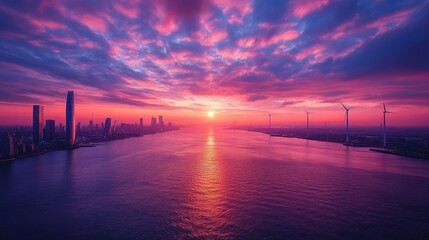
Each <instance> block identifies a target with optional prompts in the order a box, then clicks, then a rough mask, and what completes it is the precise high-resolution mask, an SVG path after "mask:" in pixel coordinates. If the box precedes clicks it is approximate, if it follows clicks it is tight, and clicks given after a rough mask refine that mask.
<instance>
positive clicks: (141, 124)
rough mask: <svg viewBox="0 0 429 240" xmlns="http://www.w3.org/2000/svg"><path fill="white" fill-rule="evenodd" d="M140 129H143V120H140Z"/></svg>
mask: <svg viewBox="0 0 429 240" xmlns="http://www.w3.org/2000/svg"><path fill="white" fill-rule="evenodd" d="M140 127H143V118H140Z"/></svg>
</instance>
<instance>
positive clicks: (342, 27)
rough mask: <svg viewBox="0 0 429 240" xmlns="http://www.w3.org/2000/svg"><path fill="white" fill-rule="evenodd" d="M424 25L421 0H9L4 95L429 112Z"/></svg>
mask: <svg viewBox="0 0 429 240" xmlns="http://www.w3.org/2000/svg"><path fill="white" fill-rule="evenodd" d="M428 29H429V4H428V1H424V0H416V1H413V0H402V1H393V0H384V1H375V0H359V1H354V0H344V1H337V0H290V1H283V0H255V1H244V0H243V1H232V0H231V1H227V0H211V1H209V0H160V1H149V0H148V1H133V0H123V1H86V0H73V1H60V0H41V1H33V0H11V1H2V3H0V104H1V105H2V106H3V112H6V110H7V111H9V110H10V109H11V106H15V109H17V108H19V106H21V105H22V106H26V105H29V104H38V103H41V104H46V105H57V106H58V105H63V102H64V99H65V94H66V91H67V90H68V89H74V90H75V91H76V96H77V98H78V101H79V103H80V104H87V105H88V106H93V107H95V106H106V105H108V106H112V108H115V109H117V108H122V109H129V110H130V111H131V110H132V109H152V110H153V111H164V112H166V111H170V112H171V114H173V112H174V111H176V112H177V111H178V110H180V111H182V112H189V113H192V112H198V111H200V112H201V111H205V110H208V109H213V110H216V111H219V112H224V113H228V112H234V114H252V113H253V114H256V113H258V112H259V113H261V112H268V111H271V112H276V111H277V112H279V113H280V112H281V111H286V109H288V110H287V111H292V112H293V110H294V109H295V110H296V111H302V109H303V108H304V107H306V106H307V107H310V108H313V109H315V110H316V111H319V113H322V112H329V111H334V110H335V111H339V110H341V109H339V108H338V107H339V106H338V102H339V101H340V100H343V101H344V102H348V103H349V104H351V105H356V106H359V108H361V109H364V108H368V109H371V111H379V107H380V104H381V102H383V101H384V102H386V103H387V104H388V105H389V106H394V107H395V108H396V109H401V110H402V111H403V113H406V114H405V115H406V117H405V116H404V114H401V115H402V116H400V117H398V119H402V120H401V121H408V120H410V119H415V118H416V117H417V116H419V117H421V116H423V117H427V114H423V115H422V111H423V112H425V113H428V112H429V109H428V107H427V106H426V105H427V103H428V102H429V90H428V89H429V30H428ZM6 106H8V107H6ZM407 109H408V110H409V111H408V112H407ZM410 109H411V110H412V111H411V110H410ZM415 109H420V112H419V113H418V114H417V115H413V114H412V113H413V112H414V110H415ZM90 111H97V109H88V110H87V112H90ZM358 111H359V110H358ZM300 113H301V112H300ZM100 114H101V113H100ZM377 114H379V113H378V112H377ZM410 114H411V115H410ZM320 116H322V115H320ZM377 116H378V115H377ZM362 119H365V118H364V117H363V118H362ZM327 120H329V118H328V117H326V119H323V117H320V121H321V122H322V121H327ZM340 120H341V119H340ZM425 121H427V118H426V120H424V119H423V120H421V121H420V120H419V121H414V122H412V124H417V125H424V124H427V123H425ZM362 123H368V122H365V121H362ZM377 123H378V118H377V122H375V124H377ZM368 124H370V123H368ZM403 124H405V123H403Z"/></svg>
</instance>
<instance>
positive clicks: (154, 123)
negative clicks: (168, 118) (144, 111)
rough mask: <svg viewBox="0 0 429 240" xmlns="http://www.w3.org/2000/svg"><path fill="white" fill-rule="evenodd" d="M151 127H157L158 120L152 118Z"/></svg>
mask: <svg viewBox="0 0 429 240" xmlns="http://www.w3.org/2000/svg"><path fill="white" fill-rule="evenodd" d="M150 126H151V127H156V118H155V117H152V119H151V121H150Z"/></svg>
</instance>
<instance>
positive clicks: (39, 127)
mask: <svg viewBox="0 0 429 240" xmlns="http://www.w3.org/2000/svg"><path fill="white" fill-rule="evenodd" d="M43 121H44V107H43V106H40V105H33V142H34V144H35V145H36V146H37V145H39V143H40V140H42V139H43Z"/></svg>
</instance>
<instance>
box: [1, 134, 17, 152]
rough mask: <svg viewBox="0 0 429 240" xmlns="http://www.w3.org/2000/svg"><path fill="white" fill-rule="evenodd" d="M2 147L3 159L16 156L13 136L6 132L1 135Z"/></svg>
mask: <svg viewBox="0 0 429 240" xmlns="http://www.w3.org/2000/svg"><path fill="white" fill-rule="evenodd" d="M0 141H1V142H0V146H1V148H2V149H1V152H2V155H3V157H13V156H14V154H15V149H14V142H13V135H12V134H11V133H8V132H5V133H3V134H2V135H1V138H0Z"/></svg>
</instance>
